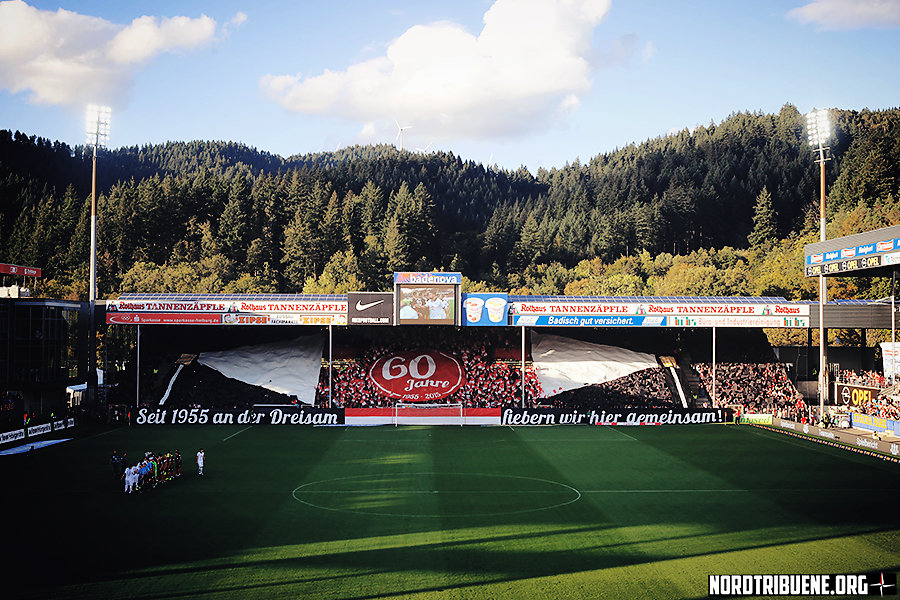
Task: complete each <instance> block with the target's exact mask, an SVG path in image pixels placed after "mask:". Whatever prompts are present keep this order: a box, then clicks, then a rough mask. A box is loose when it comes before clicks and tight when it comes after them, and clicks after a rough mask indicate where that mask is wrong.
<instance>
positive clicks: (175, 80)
mask: <svg viewBox="0 0 900 600" xmlns="http://www.w3.org/2000/svg"><path fill="white" fill-rule="evenodd" d="M898 56H900V0H780V1H778V0H746V1H745V0H708V1H701V0H698V1H683V2H671V1H664V0H632V1H626V0H457V1H455V2H446V1H442V2H431V1H429V0H418V1H410V0H357V1H341V0H336V1H334V2H321V1H315V2H309V1H306V0H302V1H295V2H276V1H274V0H254V1H253V2H247V1H245V0H220V1H218V2H208V1H192V0H183V1H178V2H175V1H169V0H162V1H154V2H147V1H143V0H141V1H133V2H109V1H108V0H81V1H56V2H45V1H38V0H30V1H28V2H26V1H23V0H11V1H2V2H0V128H2V129H11V130H20V131H23V132H25V133H28V134H34V135H38V136H41V137H46V138H49V139H51V140H61V141H64V142H66V143H69V144H70V145H77V144H81V143H83V141H84V132H83V130H84V107H85V105H86V104H87V103H89V102H97V103H101V104H108V105H110V106H111V107H112V122H111V137H110V142H109V144H110V146H112V147H118V146H131V145H143V144H147V143H162V142H166V141H169V140H196V139H201V140H231V141H237V142H242V143H245V144H248V145H250V146H254V147H256V148H258V149H260V150H264V151H268V152H272V153H274V154H279V155H281V156H289V155H292V154H303V153H308V152H320V151H331V150H334V149H336V148H337V147H344V146H348V145H351V144H356V143H363V144H366V143H378V142H383V143H398V140H397V125H398V123H399V124H400V125H403V126H409V128H408V129H405V130H404V131H403V136H402V144H403V147H404V148H405V149H408V150H416V149H417V148H419V149H424V148H428V149H429V150H447V151H452V152H454V153H456V154H457V155H459V156H461V157H462V158H463V159H467V160H473V161H475V162H481V163H486V164H487V163H488V162H490V163H492V164H494V163H496V164H497V165H499V166H500V167H502V168H507V169H516V168H518V167H519V166H522V165H524V166H526V167H528V168H529V169H530V170H532V171H535V170H536V169H537V168H538V167H546V168H550V167H561V166H563V165H565V164H566V163H567V162H573V161H574V160H575V159H580V160H582V161H587V160H588V159H590V158H591V157H593V156H595V155H597V154H599V153H603V152H609V151H612V150H614V149H616V148H620V147H622V146H625V145H627V144H630V143H632V142H635V143H640V142H642V141H644V140H646V139H650V138H654V137H657V136H662V135H666V134H667V133H668V132H671V131H676V130H679V129H683V128H693V127H695V126H697V125H707V124H709V123H710V122H720V121H722V120H723V119H725V118H726V117H727V116H728V115H729V114H731V113H733V112H739V111H747V110H750V111H758V110H761V111H763V112H766V113H770V112H778V111H779V110H780V108H781V107H782V105H784V104H785V103H788V102H789V103H792V104H794V105H795V106H797V108H798V109H799V110H800V111H802V112H806V111H809V110H811V109H812V108H821V107H835V108H841V109H856V110H860V109H863V108H870V109H884V108H894V107H897V106H900V60H898Z"/></svg>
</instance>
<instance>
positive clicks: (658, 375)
mask: <svg viewBox="0 0 900 600" xmlns="http://www.w3.org/2000/svg"><path fill="white" fill-rule="evenodd" d="M552 405H553V406H554V407H558V408H572V409H580V410H590V409H598V408H599V409H602V410H606V409H614V408H631V409H658V408H665V409H669V408H673V406H674V404H673V399H672V392H671V390H670V388H669V385H668V383H667V382H666V375H665V370H664V369H663V368H661V367H657V368H654V369H644V370H643V371H638V372H636V373H632V374H630V375H626V376H625V377H619V378H618V379H614V380H613V381H607V382H605V383H600V384H596V385H590V386H587V387H583V388H579V389H576V390H570V391H568V392H563V393H562V394H557V395H556V396H553V399H552Z"/></svg>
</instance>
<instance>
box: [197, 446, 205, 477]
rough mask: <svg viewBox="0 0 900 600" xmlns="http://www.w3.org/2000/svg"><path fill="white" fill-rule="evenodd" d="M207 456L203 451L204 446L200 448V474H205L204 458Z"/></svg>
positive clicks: (198, 459)
mask: <svg viewBox="0 0 900 600" xmlns="http://www.w3.org/2000/svg"><path fill="white" fill-rule="evenodd" d="M204 458H206V455H205V454H204V453H203V448H200V452H198V453H197V469H198V470H199V471H200V474H201V475H203V459H204Z"/></svg>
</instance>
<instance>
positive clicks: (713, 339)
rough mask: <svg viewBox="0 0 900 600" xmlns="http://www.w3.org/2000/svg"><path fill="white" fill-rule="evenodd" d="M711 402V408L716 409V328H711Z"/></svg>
mask: <svg viewBox="0 0 900 600" xmlns="http://www.w3.org/2000/svg"><path fill="white" fill-rule="evenodd" d="M712 401H713V408H717V407H718V406H719V402H718V401H717V400H716V328H715V326H713V328H712Z"/></svg>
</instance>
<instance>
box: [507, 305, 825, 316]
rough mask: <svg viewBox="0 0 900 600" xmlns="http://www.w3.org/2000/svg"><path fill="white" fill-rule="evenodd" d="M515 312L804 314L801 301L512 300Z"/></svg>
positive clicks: (619, 314) (730, 314) (807, 313)
mask: <svg viewBox="0 0 900 600" xmlns="http://www.w3.org/2000/svg"><path fill="white" fill-rule="evenodd" d="M512 305H513V314H516V315H611V316H626V315H636V316H643V315H648V316H650V315H684V316H701V315H721V316H761V317H768V316H797V317H800V316H808V315H809V305H805V304H725V303H722V304H698V303H684V304H677V303H660V302H652V301H648V302H641V303H610V302H513V303H512Z"/></svg>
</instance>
